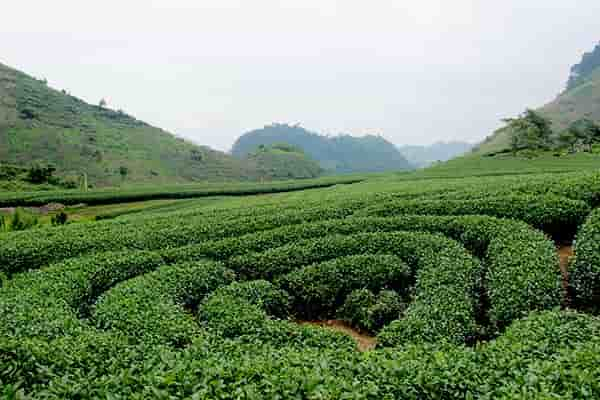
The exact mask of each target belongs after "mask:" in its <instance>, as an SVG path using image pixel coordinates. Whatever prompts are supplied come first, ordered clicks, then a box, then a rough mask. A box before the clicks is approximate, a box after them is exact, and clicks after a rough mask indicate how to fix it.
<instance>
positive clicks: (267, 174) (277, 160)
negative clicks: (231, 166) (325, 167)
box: [246, 147, 322, 179]
mask: <svg viewBox="0 0 600 400" xmlns="http://www.w3.org/2000/svg"><path fill="white" fill-rule="evenodd" d="M246 159H247V160H249V161H251V162H253V163H255V164H256V165H257V168H258V171H259V173H260V176H261V177H264V178H267V179H299V178H300V179H305V178H316V177H318V176H319V175H321V173H322V170H321V167H320V166H319V163H317V162H316V161H313V160H311V159H310V158H308V157H307V156H306V154H304V153H303V152H301V151H284V150H281V149H278V148H275V147H267V148H265V149H263V150H258V151H256V152H254V153H252V154H249V155H248V156H247V157H246Z"/></svg>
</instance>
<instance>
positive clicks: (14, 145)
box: [0, 64, 410, 186]
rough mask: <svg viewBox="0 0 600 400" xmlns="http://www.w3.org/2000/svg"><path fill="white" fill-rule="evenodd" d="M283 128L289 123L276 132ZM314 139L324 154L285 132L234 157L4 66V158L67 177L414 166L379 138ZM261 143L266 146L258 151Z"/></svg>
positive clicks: (0, 91)
mask: <svg viewBox="0 0 600 400" xmlns="http://www.w3.org/2000/svg"><path fill="white" fill-rule="evenodd" d="M281 128H283V125H282V126H279V127H278V128H277V129H281ZM288 129H290V130H294V129H295V128H293V127H288ZM308 136H309V137H311V138H312V139H313V141H316V142H319V143H321V144H323V143H325V144H326V145H325V146H324V148H322V149H321V150H323V151H322V152H321V153H319V154H321V155H326V157H325V158H323V157H320V155H319V156H317V157H315V156H314V155H315V154H313V152H312V151H313V150H314V148H311V147H310V146H308V147H305V146H298V144H299V143H296V142H295V141H294V140H292V139H291V137H287V136H285V137H280V138H276V137H273V138H274V140H271V141H269V140H259V142H257V143H256V146H253V147H252V148H250V147H249V148H247V149H246V150H247V151H244V152H243V156H240V155H241V153H242V152H237V155H238V157H232V156H231V155H228V154H226V153H223V152H220V151H215V150H213V149H211V148H209V147H207V146H201V145H196V144H194V143H192V142H190V141H187V140H184V139H182V138H179V137H176V136H174V135H173V134H171V133H169V132H166V131H164V130H162V129H160V128H157V127H153V126H151V125H149V124H147V123H145V122H143V121H140V120H137V119H136V118H134V117H132V116H130V115H128V114H127V113H125V112H124V111H122V110H116V111H115V110H112V109H110V108H107V107H105V106H103V105H102V106H101V105H91V104H88V103H85V102H84V101H82V100H80V99H79V98H77V97H74V96H72V95H71V94H69V93H67V92H66V91H64V90H63V91H59V90H55V89H53V88H51V87H49V86H48V85H47V83H46V81H45V80H40V79H36V78H33V77H31V76H29V75H27V74H25V73H22V72H20V71H18V70H15V69H13V68H10V67H8V66H5V65H2V64H0V162H4V163H9V164H14V165H18V166H24V167H29V166H31V165H32V164H38V163H39V164H42V165H45V164H51V165H54V166H55V167H56V168H57V173H58V174H59V175H61V176H62V177H67V178H69V177H71V178H73V179H78V177H80V176H81V175H82V174H84V173H85V174H87V176H88V178H89V181H90V182H91V183H93V184H95V185H100V186H107V185H116V184H121V183H123V182H129V183H177V182H193V181H223V180H262V179H288V178H309V177H315V176H318V175H320V174H322V173H324V172H327V173H349V172H373V171H390V170H401V169H408V168H410V165H409V164H408V162H407V161H406V160H405V159H404V158H403V157H402V155H401V154H400V153H399V152H398V151H397V149H396V148H395V147H394V146H393V145H392V144H391V143H389V142H387V141H386V140H385V139H383V138H381V137H377V136H367V137H365V138H354V137H350V136H340V137H338V138H324V137H319V136H318V135H315V134H311V135H308ZM244 140H245V139H241V140H240V143H244ZM282 144H290V145H292V146H291V147H290V146H287V147H286V146H281V145H282ZM259 145H265V147H263V148H261V149H260V151H259V149H258V147H259ZM277 145H279V146H277ZM294 145H296V146H295V147H294ZM321 150H319V151H321ZM317 152H318V151H317ZM319 157H320V158H319ZM316 161H318V162H319V163H320V165H319V163H317V162H316Z"/></svg>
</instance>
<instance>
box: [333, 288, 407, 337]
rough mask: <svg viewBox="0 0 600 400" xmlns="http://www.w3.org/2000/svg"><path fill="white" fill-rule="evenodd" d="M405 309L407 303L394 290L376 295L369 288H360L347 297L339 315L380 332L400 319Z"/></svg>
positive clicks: (359, 326) (354, 323)
mask: <svg viewBox="0 0 600 400" xmlns="http://www.w3.org/2000/svg"><path fill="white" fill-rule="evenodd" d="M405 309H406V304H404V302H403V301H402V298H401V297H400V296H399V295H398V293H396V292H394V291H393V290H383V291H381V292H380V293H379V294H378V295H377V296H375V295H374V294H373V292H371V291H370V290H368V289H358V290H355V291H353V292H351V293H350V294H349V295H348V297H346V301H345V302H344V304H343V305H342V307H341V308H340V309H339V310H338V312H337V316H338V318H341V319H343V320H346V321H347V322H349V323H350V324H352V325H353V326H356V327H358V328H359V329H361V330H363V331H367V332H378V331H379V330H380V329H381V328H383V327H384V326H386V325H388V324H389V323H390V322H392V321H395V320H397V319H399V318H400V317H401V314H402V313H403V312H404V310H405Z"/></svg>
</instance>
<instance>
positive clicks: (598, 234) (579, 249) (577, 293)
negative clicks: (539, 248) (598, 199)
mask: <svg viewBox="0 0 600 400" xmlns="http://www.w3.org/2000/svg"><path fill="white" fill-rule="evenodd" d="M569 278H570V288H571V291H572V292H573V295H574V300H575V303H576V304H577V305H578V306H580V307H584V308H586V309H591V310H594V311H596V312H597V311H598V310H600V306H599V304H600V209H597V210H595V211H594V212H593V213H591V214H590V216H589V217H588V219H587V220H586V222H585V224H584V225H583V226H582V227H581V229H580V230H579V232H578V233H577V237H576V240H575V259H574V260H573V261H572V263H571V270H570V272H569Z"/></svg>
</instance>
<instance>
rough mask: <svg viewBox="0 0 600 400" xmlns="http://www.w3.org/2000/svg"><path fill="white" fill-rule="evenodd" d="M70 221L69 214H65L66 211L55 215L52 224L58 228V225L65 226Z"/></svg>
mask: <svg viewBox="0 0 600 400" xmlns="http://www.w3.org/2000/svg"><path fill="white" fill-rule="evenodd" d="M68 219H69V216H68V215H67V213H65V212H64V211H60V212H59V213H57V214H54V215H53V216H52V218H51V222H52V225H55V226H58V225H65V224H66V223H67V220H68Z"/></svg>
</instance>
